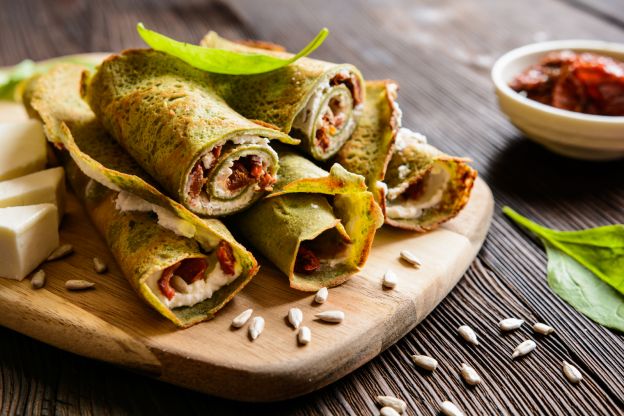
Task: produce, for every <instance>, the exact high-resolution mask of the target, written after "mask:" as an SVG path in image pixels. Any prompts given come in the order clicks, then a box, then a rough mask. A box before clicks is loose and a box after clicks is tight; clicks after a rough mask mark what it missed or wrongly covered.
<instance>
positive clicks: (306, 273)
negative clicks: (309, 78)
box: [233, 148, 383, 291]
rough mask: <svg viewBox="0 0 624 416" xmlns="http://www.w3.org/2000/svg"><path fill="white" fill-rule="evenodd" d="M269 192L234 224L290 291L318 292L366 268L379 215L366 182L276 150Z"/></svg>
mask: <svg viewBox="0 0 624 416" xmlns="http://www.w3.org/2000/svg"><path fill="white" fill-rule="evenodd" d="M279 156H280V170H279V176H278V177H279V179H278V181H277V183H276V184H275V186H274V189H273V192H272V193H270V194H269V195H268V196H267V197H265V198H264V199H262V200H261V201H260V202H258V203H257V204H256V205H255V206H254V207H253V208H252V209H249V210H247V211H245V212H243V213H241V214H238V215H237V216H235V217H234V219H233V224H235V227H236V228H237V229H238V230H239V232H240V233H241V235H242V236H243V237H244V238H245V239H246V240H247V241H249V243H250V244H251V245H252V246H253V247H254V248H256V249H257V250H258V251H259V252H261V253H262V254H263V255H264V256H265V257H267V258H268V259H269V260H271V261H272V262H273V264H275V266H277V268H278V269H280V270H281V271H282V272H283V273H285V274H286V275H287V276H288V278H289V280H290V286H291V287H292V288H294V289H298V290H303V291H316V290H318V289H320V288H322V287H332V286H336V285H339V284H341V283H343V282H345V281H346V280H347V279H348V278H349V277H351V276H352V275H353V274H354V273H356V272H357V271H359V270H360V269H361V267H362V266H363V265H364V263H365V261H366V259H367V257H368V254H369V252H370V248H371V245H372V242H373V237H374V235H375V231H376V230H377V228H379V227H381V226H382V225H383V215H382V213H381V209H380V208H379V206H378V205H377V203H376V202H375V198H374V197H373V195H372V193H371V192H369V191H367V190H366V184H365V181H364V178H363V177H362V176H360V175H355V174H353V173H350V172H348V171H346V170H345V169H344V168H343V167H342V166H340V165H339V164H334V165H333V166H332V168H331V170H330V171H329V172H327V171H325V170H323V169H321V168H319V167H318V166H316V165H315V164H314V163H312V162H310V161H309V160H308V159H306V158H304V157H302V156H300V155H298V154H296V153H293V152H292V151H289V150H286V149H284V148H280V149H279Z"/></svg>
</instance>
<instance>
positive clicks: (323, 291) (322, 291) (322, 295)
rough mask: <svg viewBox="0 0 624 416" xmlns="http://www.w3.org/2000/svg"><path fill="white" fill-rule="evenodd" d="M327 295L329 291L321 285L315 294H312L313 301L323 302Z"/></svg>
mask: <svg viewBox="0 0 624 416" xmlns="http://www.w3.org/2000/svg"><path fill="white" fill-rule="evenodd" d="M327 296H329V291H328V290H327V288H326V287H322V288H320V289H319V290H318V292H316V295H315V296H314V302H316V303H325V301H326V300H327Z"/></svg>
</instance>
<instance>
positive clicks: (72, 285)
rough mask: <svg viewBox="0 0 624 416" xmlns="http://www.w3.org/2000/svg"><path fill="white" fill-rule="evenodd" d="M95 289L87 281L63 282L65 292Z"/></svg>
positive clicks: (93, 284) (93, 285)
mask: <svg viewBox="0 0 624 416" xmlns="http://www.w3.org/2000/svg"><path fill="white" fill-rule="evenodd" d="M92 287H95V283H93V282H89V281H88V280H68V281H66V282H65V288H66V289H67V290H85V289H90V288H92Z"/></svg>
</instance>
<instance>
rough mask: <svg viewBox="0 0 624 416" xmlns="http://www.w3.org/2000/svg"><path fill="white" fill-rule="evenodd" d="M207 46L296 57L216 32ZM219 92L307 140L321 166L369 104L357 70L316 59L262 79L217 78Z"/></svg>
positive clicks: (255, 115)
mask: <svg viewBox="0 0 624 416" xmlns="http://www.w3.org/2000/svg"><path fill="white" fill-rule="evenodd" d="M201 45H202V46H206V47H211V48H219V49H228V50H236V51H242V52H246V51H248V52H260V53H266V54H274V55H277V56H280V57H290V56H292V55H291V54H289V53H286V52H284V49H283V48H282V47H280V46H277V45H274V44H270V43H266V42H258V41H251V42H249V41H247V42H243V43H236V42H231V41H228V40H226V39H223V38H221V37H219V36H218V35H217V34H216V33H214V32H210V33H209V34H208V35H206V36H205V37H204V39H203V40H202V41H201ZM212 78H213V80H214V82H215V84H214V85H215V89H216V90H218V91H219V94H220V95H221V96H222V97H223V98H224V99H225V100H226V101H227V102H228V104H229V105H230V106H232V108H234V109H235V110H236V111H238V112H239V113H241V114H242V115H244V116H245V117H248V118H250V119H255V120H261V121H263V122H265V123H270V124H272V125H275V126H277V127H278V128H279V129H280V130H281V131H283V132H285V133H290V134H291V135H292V136H293V137H297V138H300V139H301V140H302V144H301V146H302V148H303V149H304V150H305V151H306V152H307V153H308V154H310V155H311V156H312V157H313V158H314V159H316V160H327V159H329V158H331V157H332V156H333V155H335V154H336V152H337V151H338V150H339V149H340V148H341V147H342V145H343V144H344V143H345V142H346V140H347V139H348V138H349V137H350V136H351V134H352V133H353V130H354V129H355V126H356V121H357V118H358V115H359V113H360V112H361V108H362V103H363V102H364V94H365V91H364V88H363V85H364V81H363V79H362V75H361V74H360V71H358V69H357V68H355V67H354V66H353V65H349V64H333V63H329V62H324V61H319V60H316V59H310V58H301V59H299V60H297V61H296V62H294V63H292V64H290V65H288V66H285V67H283V68H280V69H277V70H275V71H271V72H267V73H263V74H257V75H238V76H232V75H219V74H213V75H212Z"/></svg>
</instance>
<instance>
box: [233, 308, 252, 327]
mask: <svg viewBox="0 0 624 416" xmlns="http://www.w3.org/2000/svg"><path fill="white" fill-rule="evenodd" d="M252 313H253V309H246V310H244V311H243V312H241V313H240V314H239V315H238V316H237V317H236V318H234V319H232V326H233V327H234V328H240V327H241V326H243V325H245V324H246V323H247V321H248V320H249V318H251V314H252Z"/></svg>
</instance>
